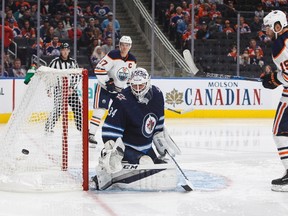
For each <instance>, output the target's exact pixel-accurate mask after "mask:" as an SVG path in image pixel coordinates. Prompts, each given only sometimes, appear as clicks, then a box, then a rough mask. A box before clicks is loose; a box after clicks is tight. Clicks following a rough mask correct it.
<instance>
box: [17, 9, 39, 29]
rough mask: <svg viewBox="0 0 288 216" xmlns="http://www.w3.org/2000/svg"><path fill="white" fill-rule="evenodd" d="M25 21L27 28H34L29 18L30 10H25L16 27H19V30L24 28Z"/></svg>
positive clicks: (32, 21)
mask: <svg viewBox="0 0 288 216" xmlns="http://www.w3.org/2000/svg"><path fill="white" fill-rule="evenodd" d="M26 21H28V22H29V26H31V27H32V28H34V27H35V23H34V20H33V19H32V17H31V9H26V10H25V12H24V14H23V16H22V17H21V18H19V20H18V25H19V28H20V29H22V28H24V25H25V22H26Z"/></svg>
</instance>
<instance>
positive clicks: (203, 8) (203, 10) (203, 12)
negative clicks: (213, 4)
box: [198, 3, 210, 22]
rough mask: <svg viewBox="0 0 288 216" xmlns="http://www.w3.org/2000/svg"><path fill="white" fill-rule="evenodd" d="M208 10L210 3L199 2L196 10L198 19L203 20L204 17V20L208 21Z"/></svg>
mask: <svg viewBox="0 0 288 216" xmlns="http://www.w3.org/2000/svg"><path fill="white" fill-rule="evenodd" d="M209 11H210V5H209V4H208V3H204V4H201V5H200V7H199V11H198V17H199V20H200V21H203V18H204V20H205V21H206V22H209V21H210V17H209ZM205 18H206V19H205Z"/></svg>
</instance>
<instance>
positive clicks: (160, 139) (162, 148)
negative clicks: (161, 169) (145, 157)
mask: <svg viewBox="0 0 288 216" xmlns="http://www.w3.org/2000/svg"><path fill="white" fill-rule="evenodd" d="M153 143H154V145H155V147H156V149H157V151H158V153H159V154H160V155H161V156H162V157H163V156H165V154H166V151H168V152H169V154H170V155H171V156H173V157H174V156H175V155H180V154H181V150H180V149H179V148H178V146H177V145H176V143H175V142H174V141H173V140H172V138H171V137H170V136H169V134H168V131H167V129H166V128H165V127H164V129H163V131H161V132H158V133H156V134H155V135H154V136H153Z"/></svg>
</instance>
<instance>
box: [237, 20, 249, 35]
mask: <svg viewBox="0 0 288 216" xmlns="http://www.w3.org/2000/svg"><path fill="white" fill-rule="evenodd" d="M237 27H238V26H237V24H236V25H235V29H237ZM239 28H240V34H247V33H251V29H250V26H249V25H248V24H247V23H246V22H245V18H244V17H243V16H240V27H239Z"/></svg>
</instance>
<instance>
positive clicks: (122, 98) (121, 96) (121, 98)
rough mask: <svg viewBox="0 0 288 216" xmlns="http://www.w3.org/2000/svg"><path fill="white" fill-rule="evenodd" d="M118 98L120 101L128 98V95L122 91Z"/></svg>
mask: <svg viewBox="0 0 288 216" xmlns="http://www.w3.org/2000/svg"><path fill="white" fill-rule="evenodd" d="M116 98H118V99H119V100H120V101H121V100H126V97H125V96H124V95H123V94H120V93H119V94H118V95H117V96H116Z"/></svg>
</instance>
